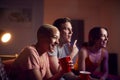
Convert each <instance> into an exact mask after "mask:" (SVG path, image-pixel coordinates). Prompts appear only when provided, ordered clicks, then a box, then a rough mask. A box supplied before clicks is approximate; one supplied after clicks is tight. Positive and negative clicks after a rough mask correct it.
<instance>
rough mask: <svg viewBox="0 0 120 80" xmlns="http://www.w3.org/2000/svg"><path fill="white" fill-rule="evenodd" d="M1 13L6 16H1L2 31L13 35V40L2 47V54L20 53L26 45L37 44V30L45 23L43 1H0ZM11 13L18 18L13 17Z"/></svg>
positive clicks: (0, 47)
mask: <svg viewBox="0 0 120 80" xmlns="http://www.w3.org/2000/svg"><path fill="white" fill-rule="evenodd" d="M0 11H1V12H0V13H1V15H2V13H3V15H6V16H4V17H3V15H2V16H0V29H4V30H6V31H9V32H11V33H12V40H11V41H10V42H9V43H8V44H1V45H0V54H14V53H19V52H20V50H21V49H22V48H23V47H24V46H25V45H30V44H33V43H35V42H36V30H37V29H38V27H39V26H40V25H41V24H42V23H43V0H10V1H9V0H0ZM11 11H12V14H16V15H17V17H16V15H12V16H11ZM15 11H16V12H15ZM9 13H10V15H9ZM25 13H28V14H27V15H26V14H25ZM11 17H12V18H11ZM25 17H26V18H30V20H26V18H25ZM1 18H2V19H1Z"/></svg>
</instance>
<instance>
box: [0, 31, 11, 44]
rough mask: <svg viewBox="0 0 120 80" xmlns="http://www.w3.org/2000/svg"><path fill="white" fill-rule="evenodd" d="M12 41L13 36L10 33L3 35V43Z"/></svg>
mask: <svg viewBox="0 0 120 80" xmlns="http://www.w3.org/2000/svg"><path fill="white" fill-rule="evenodd" d="M10 39H11V34H10V33H5V34H3V36H2V37H1V41H2V42H3V43H7V42H8V41H9V40H10Z"/></svg>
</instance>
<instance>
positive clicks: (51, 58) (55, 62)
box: [49, 56, 60, 74]
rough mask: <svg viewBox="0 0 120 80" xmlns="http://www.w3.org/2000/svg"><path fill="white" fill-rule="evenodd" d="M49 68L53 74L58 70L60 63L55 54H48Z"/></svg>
mask: <svg viewBox="0 0 120 80" xmlns="http://www.w3.org/2000/svg"><path fill="white" fill-rule="evenodd" d="M49 61H50V69H51V71H52V73H53V74H56V73H57V72H59V70H60V65H59V61H58V58H57V56H49Z"/></svg>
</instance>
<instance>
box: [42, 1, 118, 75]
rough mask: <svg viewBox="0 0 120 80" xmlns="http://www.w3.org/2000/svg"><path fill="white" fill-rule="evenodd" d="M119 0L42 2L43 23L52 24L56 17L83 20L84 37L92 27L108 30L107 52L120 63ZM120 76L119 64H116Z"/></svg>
mask: <svg viewBox="0 0 120 80" xmlns="http://www.w3.org/2000/svg"><path fill="white" fill-rule="evenodd" d="M119 3H120V2H119V0H59V1H58V0H50V1H49V0H44V23H52V22H53V21H54V20H55V19H56V18H58V17H70V18H71V19H80V20H84V37H85V39H84V40H85V41H87V35H88V31H89V30H90V29H91V28H92V27H93V26H94V25H101V26H106V27H107V28H108V29H109V33H110V35H109V44H108V50H109V52H111V53H117V54H118V62H119V61H120V55H119V52H120V49H119V48H120V44H119V41H120V37H119V34H120V31H119V30H120V27H119V26H120V22H119V21H120V15H119V14H120V5H119ZM113 65H114V63H113ZM118 68H119V69H118V70H119V71H118V72H119V75H120V63H118Z"/></svg>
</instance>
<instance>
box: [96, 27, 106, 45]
mask: <svg viewBox="0 0 120 80" xmlns="http://www.w3.org/2000/svg"><path fill="white" fill-rule="evenodd" d="M107 42H108V33H107V31H106V30H105V29H104V28H101V36H100V39H98V40H97V42H96V43H97V46H99V47H106V45H107Z"/></svg>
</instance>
